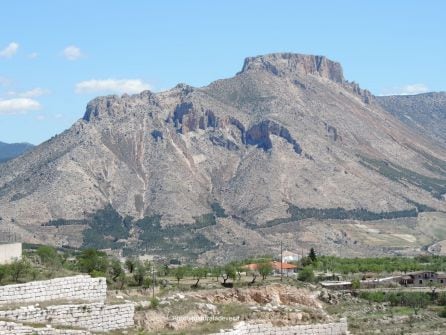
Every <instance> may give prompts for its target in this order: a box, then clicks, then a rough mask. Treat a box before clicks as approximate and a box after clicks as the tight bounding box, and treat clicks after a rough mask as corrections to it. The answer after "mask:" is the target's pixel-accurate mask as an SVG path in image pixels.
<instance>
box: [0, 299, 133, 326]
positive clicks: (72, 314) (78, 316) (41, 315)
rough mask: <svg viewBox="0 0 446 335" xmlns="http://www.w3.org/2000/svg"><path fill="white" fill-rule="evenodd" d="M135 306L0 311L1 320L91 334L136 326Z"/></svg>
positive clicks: (82, 306) (80, 306) (78, 305)
mask: <svg viewBox="0 0 446 335" xmlns="http://www.w3.org/2000/svg"><path fill="white" fill-rule="evenodd" d="M134 314H135V306H134V305H133V304H119V305H104V304H103V303H94V304H77V305H55V306H49V307H46V308H39V307H34V306H28V307H21V308H18V309H14V310H7V311H0V319H9V320H11V321H21V322H28V323H45V324H46V323H49V324H53V325H63V326H69V327H75V328H83V329H87V330H91V331H109V330H115V329H125V328H130V327H133V325H134V321H133V317H134Z"/></svg>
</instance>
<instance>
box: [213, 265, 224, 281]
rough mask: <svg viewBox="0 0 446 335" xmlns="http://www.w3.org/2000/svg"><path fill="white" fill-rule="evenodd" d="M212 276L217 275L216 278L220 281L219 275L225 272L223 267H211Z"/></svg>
mask: <svg viewBox="0 0 446 335" xmlns="http://www.w3.org/2000/svg"><path fill="white" fill-rule="evenodd" d="M211 273H212V276H213V277H215V280H216V281H218V277H220V276H221V275H222V273H223V271H222V268H221V267H220V266H214V267H213V268H212V269H211Z"/></svg>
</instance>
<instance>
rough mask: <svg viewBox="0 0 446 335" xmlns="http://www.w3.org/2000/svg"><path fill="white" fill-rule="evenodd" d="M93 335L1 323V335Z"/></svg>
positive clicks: (84, 332)
mask: <svg viewBox="0 0 446 335" xmlns="http://www.w3.org/2000/svg"><path fill="white" fill-rule="evenodd" d="M11 334H14V335H91V333H90V332H89V331H83V330H70V329H55V328H48V327H45V328H33V327H29V326H25V325H23V324H21V323H15V322H6V321H0V335H11Z"/></svg>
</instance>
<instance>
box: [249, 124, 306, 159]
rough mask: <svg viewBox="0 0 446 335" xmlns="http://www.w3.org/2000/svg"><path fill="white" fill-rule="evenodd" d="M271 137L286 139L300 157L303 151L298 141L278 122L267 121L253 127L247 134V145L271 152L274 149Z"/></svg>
mask: <svg viewBox="0 0 446 335" xmlns="http://www.w3.org/2000/svg"><path fill="white" fill-rule="evenodd" d="M270 135H276V136H279V137H281V138H283V139H285V140H286V141H287V142H288V143H290V144H291V145H292V146H293V149H294V151H295V152H296V153H297V154H298V155H300V154H301V153H302V149H301V147H300V145H299V143H297V141H296V140H295V139H294V138H293V137H292V136H291V135H290V132H289V131H288V129H286V128H285V127H283V126H281V125H280V124H278V123H277V122H274V121H270V120H265V121H262V122H260V123H258V124H255V125H253V126H252V127H251V128H249V130H248V131H247V132H246V136H245V138H246V140H245V141H246V144H250V145H255V146H257V147H258V148H261V149H263V150H265V151H267V150H270V149H271V148H272V147H273V144H272V142H271V138H270Z"/></svg>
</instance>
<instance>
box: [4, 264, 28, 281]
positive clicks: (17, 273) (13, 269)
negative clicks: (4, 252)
mask: <svg viewBox="0 0 446 335" xmlns="http://www.w3.org/2000/svg"><path fill="white" fill-rule="evenodd" d="M30 269H31V264H30V263H29V262H28V261H27V260H25V259H21V260H16V261H14V262H12V263H11V264H9V274H10V275H11V277H12V280H13V281H14V282H16V283H18V282H19V279H20V278H21V277H23V276H25V275H26V274H27V273H28V272H29V271H30Z"/></svg>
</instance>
